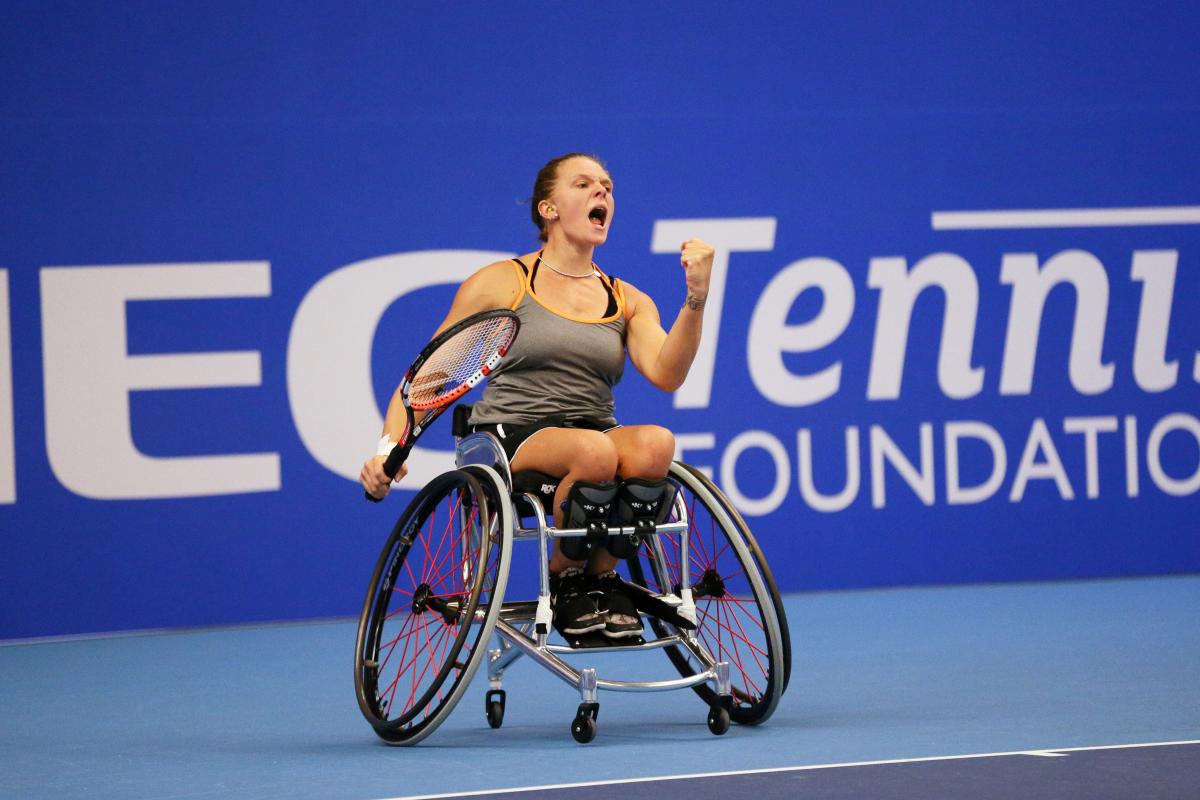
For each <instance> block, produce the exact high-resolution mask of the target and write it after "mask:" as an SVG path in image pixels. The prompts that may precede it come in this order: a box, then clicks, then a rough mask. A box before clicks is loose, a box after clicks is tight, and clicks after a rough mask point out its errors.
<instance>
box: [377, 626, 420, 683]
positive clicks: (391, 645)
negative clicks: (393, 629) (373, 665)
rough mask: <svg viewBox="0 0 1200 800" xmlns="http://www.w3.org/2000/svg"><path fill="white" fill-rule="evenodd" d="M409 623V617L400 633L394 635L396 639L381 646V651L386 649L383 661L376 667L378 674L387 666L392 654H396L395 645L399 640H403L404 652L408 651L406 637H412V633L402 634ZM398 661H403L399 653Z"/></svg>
mask: <svg viewBox="0 0 1200 800" xmlns="http://www.w3.org/2000/svg"><path fill="white" fill-rule="evenodd" d="M411 622H412V617H411V616H410V617H409V618H408V619H406V620H404V623H403V624H402V625H401V626H400V632H399V633H397V634H396V637H395V638H394V639H392V640H391V641H390V642H388V643H387V644H385V645H384V646H383V648H380V649H381V650H382V649H385V648H386V649H387V655H386V656H384V658H383V661H381V662H380V664H379V666H378V667H377V669H378V670H379V672H380V673H382V672H383V668H384V667H386V666H387V662H388V661H389V660H390V659H391V657H392V653H394V652H396V645H397V644H398V643H399V642H400V640H401V639H404V640H405V645H404V647H405V650H407V649H408V644H407V642H408V637H409V636H411V635H412V632H411V631H410V632H409V633H407V634H406V633H405V632H404V629H405V628H407V627H408V626H409V623H411ZM400 660H401V662H403V661H404V653H403V652H401V654H400Z"/></svg>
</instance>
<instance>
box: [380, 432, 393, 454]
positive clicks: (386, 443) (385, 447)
mask: <svg viewBox="0 0 1200 800" xmlns="http://www.w3.org/2000/svg"><path fill="white" fill-rule="evenodd" d="M395 446H396V443H395V442H393V441H392V438H391V437H390V436H388V435H387V434H386V433H385V434H384V435H383V438H382V439H380V440H379V447H378V448H377V449H376V450H375V455H377V456H390V455H391V454H392V448H393V447H395Z"/></svg>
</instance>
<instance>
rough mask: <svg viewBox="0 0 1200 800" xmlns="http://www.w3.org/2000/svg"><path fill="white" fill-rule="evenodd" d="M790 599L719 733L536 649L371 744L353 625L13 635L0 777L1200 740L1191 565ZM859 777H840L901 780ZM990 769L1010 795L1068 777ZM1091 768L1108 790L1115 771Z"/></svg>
mask: <svg viewBox="0 0 1200 800" xmlns="http://www.w3.org/2000/svg"><path fill="white" fill-rule="evenodd" d="M787 609H788V614H789V618H790V622H791V630H792V641H793V648H794V659H795V661H794V666H793V671H792V680H791V685H790V687H789V689H788V692H787V694H786V695H785V696H784V698H783V700H782V702H781V703H780V706H779V709H778V710H777V711H776V713H775V715H774V716H773V717H772V718H771V719H770V721H769V722H768V723H767V724H766V725H764V726H761V727H758V728H741V727H738V726H734V727H733V729H731V730H730V731H729V733H728V734H726V735H725V736H722V737H714V736H713V735H711V734H710V733H709V732H708V729H707V727H706V725H705V722H704V718H705V711H706V709H705V707H704V706H703V705H702V703H701V702H700V701H699V700H698V699H697V698H696V697H695V696H694V695H693V694H692V693H691V692H673V693H666V694H653V695H645V694H640V695H631V694H608V693H602V694H601V696H600V704H601V706H600V716H599V732H598V734H597V737H596V740H595V741H594V742H593V743H591V744H589V745H586V746H584V745H579V744H576V743H575V742H574V740H572V739H571V736H570V733H569V731H568V726H569V724H570V721H571V719H572V717H573V715H574V711H575V706H576V705H577V703H578V702H579V699H578V695H577V694H576V693H575V692H574V691H573V690H572V689H571V688H570V687H568V686H567V685H566V684H563V683H561V682H560V681H558V680H557V679H555V678H553V677H551V676H550V674H549V673H547V672H545V671H543V670H542V669H541V668H540V667H537V666H536V665H534V664H532V663H530V662H528V661H522V662H518V663H517V664H516V665H514V666H513V667H512V668H511V669H510V670H509V672H508V674H507V676H506V680H505V688H506V689H507V690H508V704H507V705H508V707H507V714H506V716H505V722H504V727H502V728H501V729H499V730H491V729H490V728H488V727H487V723H486V721H485V719H484V714H483V695H484V692H485V690H486V681H484V680H482V678H481V677H480V676H477V677H476V682H475V684H474V685H473V686H472V688H471V690H470V691H469V693H468V694H467V696H466V697H465V699H464V700H463V702H462V703H461V704H460V705H459V707H458V709H457V710H456V711H455V713H454V715H453V716H452V717H451V718H450V720H449V721H448V722H447V723H446V724H444V725H443V726H442V727H441V728H440V729H438V731H437V732H436V733H434V734H433V736H431V737H430V738H429V739H427V740H426V741H425V742H423V743H422V744H420V745H418V746H416V747H412V748H390V747H387V746H386V745H383V744H382V743H380V742H379V741H378V740H377V739H376V738H375V736H374V734H373V733H372V731H371V729H370V727H369V726H368V725H367V723H366V722H365V721H364V720H363V719H362V718H361V716H360V715H359V712H358V707H357V705H356V703H355V699H354V688H353V669H352V668H353V649H354V634H355V625H354V623H353V622H351V621H345V620H339V621H333V622H315V623H303V624H285V625H276V626H262V627H243V628H226V629H213V630H199V631H184V632H165V633H157V634H142V635H128V636H114V637H101V638H93V639H84V640H48V641H46V640H43V641H37V642H29V643H6V644H3V646H0V764H2V768H0V797H3V798H39V799H40V798H127V799H128V800H139V799H140V798H164V799H165V798H172V799H176V798H178V799H182V798H284V797H286V798H353V799H354V800H376V799H380V798H393V797H412V796H418V795H427V794H440V793H456V792H457V793H465V792H481V791H489V790H499V789H506V788H516V787H536V786H546V785H556V784H570V783H579V782H605V781H612V780H620V779H629V778H646V777H658V776H686V775H697V774H707V773H714V772H737V771H743V770H745V771H749V770H771V769H778V768H792V767H802V766H806V765H825V764H845V763H853V762H866V761H884V760H905V759H927V758H934V757H942V756H955V755H967V754H994V753H1010V752H1017V753H1021V752H1026V751H1051V750H1059V749H1064V748H1089V747H1097V746H1106V745H1123V744H1144V743H1154V742H1181V741H1196V740H1200V679H1197V669H1198V666H1200V577H1198V576H1181V577H1167V578H1154V579H1136V580H1114V581H1090V582H1079V583H1059V584H1021V585H1000V586H984V587H970V588H966V587H963V588H920V589H897V590H880V591H869V592H836V593H822V594H801V595H792V596H789V597H788V598H787ZM594 663H595V665H596V666H597V667H598V668H599V670H600V674H601V677H605V676H606V674H607V675H609V676H611V677H616V678H624V679H634V678H660V677H668V676H670V674H671V673H670V672H669V670H670V666H669V664H668V663H667V661H666V657H665V656H663V655H661V654H657V653H650V654H606V655H604V656H598V657H595V659H594ZM1149 750H1154V751H1155V752H1157V753H1162V754H1164V755H1166V754H1170V755H1169V757H1170V758H1171V759H1173V760H1172V761H1171V764H1173V765H1174V766H1173V767H1172V769H1174V770H1175V772H1174V773H1173V774H1176V775H1177V776H1182V777H1180V778H1178V779H1179V780H1181V781H1182V785H1184V786H1186V785H1188V784H1189V782H1190V785H1191V786H1192V787H1196V793H1195V794H1194V795H1192V796H1195V797H1200V757H1197V753H1200V750H1197V748H1195V747H1188V748H1178V747H1177V748H1145V749H1143V750H1139V751H1128V752H1130V753H1133V754H1134V756H1136V757H1134V756H1123V758H1124V760H1123V761H1121V762H1120V763H1122V764H1131V765H1132V766H1127V767H1122V768H1121V770H1118V771H1117V772H1121V771H1123V774H1125V776H1126V777H1127V778H1131V779H1136V778H1137V777H1139V775H1141V773H1148V772H1150V771H1153V770H1155V769H1156V767H1154V766H1153V764H1154V762H1153V761H1147V760H1145V759H1147V758H1149V756H1146V755H1145V751H1149ZM1121 752H1122V753H1124V752H1125V751H1121ZM1062 760H1063V759H1051V758H1046V759H1029V761H1031V762H1038V764H1042V762H1045V763H1046V765H1049V762H1051V761H1055V762H1059V761H1062ZM985 762H992V763H990V764H989V765H988V767H987V768H989V769H992V770H997V769H1000V766H998V762H996V759H964V760H958V761H954V762H953V764H954V765H955V767H954V771H955V774H960V775H961V772H962V770H968V771H969V770H971V769H973V767H972V766H971V765H972V764H975V763H985ZM938 763H942V764H945V763H948V762H938ZM1009 763H1011V762H1009ZM1075 763H1077V764H1080V765H1086V764H1087V763H1091V762H1089V761H1086V760H1083V759H1080V760H1078V761H1076V762H1075ZM1095 763H1097V764H1099V763H1101V759H1100V758H1099V757H1097V758H1096V759H1095ZM1103 763H1105V764H1109V765H1111V764H1113V763H1116V762H1114V761H1113V760H1112V759H1108V760H1104V761H1103ZM1189 764H1190V766H1189ZM1051 766H1052V765H1051ZM942 769H943V771H945V769H944V768H942ZM1048 769H1050V766H1044V768H1043V769H1042V772H1045V771H1046V770H1048ZM1035 771H1036V770H1035ZM935 772H936V770H930V773H931V774H933V773H935ZM802 774H804V775H807V776H812V775H814V772H806V773H802ZM879 774H881V775H882V774H885V773H884V771H880V773H879ZM891 774H894V773H891ZM922 774H923V773H922ZM1039 774H1040V773H1039ZM1046 774H1049V773H1046ZM867 775H868V773H866V772H860V773H858V777H857V778H856V780H857V781H859V783H857V784H855V785H857V786H858V787H859V788H858V789H856V790H854V793H852V794H847V795H845V796H863V797H867V796H871V795H872V794H873V793H874V794H875V795H876V796H884V795H885V794H886V796H888V797H891V796H893V795H891V794H887V793H886V792H884V791H882V790H881V791H877V792H873V790H872V789H871V788H870V785H871V784H870V783H869V782H868V783H866V784H863V783H862V781H869V780H870V779H869V777H865V776H867ZM1142 777H1144V776H1142ZM1005 780H1006V781H1011V785H1012V787H1013V793H1012V794H1011V796H1012V797H1027V796H1028V797H1035V796H1036V797H1043V796H1046V797H1050V796H1054V797H1058V796H1061V797H1072V796H1079V795H1078V794H1077V793H1074V792H1072V791H1071V786H1070V785H1066V786H1062V787H1058V788H1061V789H1062V790H1063V792H1064V793H1062V794H1046V793H1045V792H1047V791H1051V790H1052V789H1053V788H1054V787H1049V788H1047V786H1045V785H1040V788H1038V789H1037V790H1036V791H1035V790H1028V791H1025V790H1022V789H1021V786H1020V784H1019V781H1018V780H1017V779H1009V778H1005ZM1032 780H1035V781H1036V780H1038V778H1036V777H1034V778H1032ZM1046 780H1050V779H1046ZM1053 780H1058V781H1062V780H1063V778H1061V776H1060V777H1058V778H1054V779H1053ZM760 781H761V776H757V777H756V776H747V777H746V782H745V783H744V784H743V789H745V790H747V792H749V791H751V790H752V789H751V787H752V786H757V785H758V782H760ZM805 781H807V783H802V784H796V785H799V786H810V787H814V788H815V787H817V786H818V785H819V784H818V783H817V782H816V779H815V778H811V777H808V778H805ZM674 783H679V784H683V783H685V782H683V781H675V782H674ZM1103 783H1104V785H1106V786H1109V787H1110V788H1112V787H1117V788H1118V789H1119V787H1120V778H1119V775H1118V776H1117V777H1113V778H1110V779H1106V780H1105V781H1103ZM628 785H629V784H626V786H628ZM882 785H883V784H880V786H882ZM1002 785H1008V784H1002ZM680 788H682V786H681V787H680ZM1079 788H1082V786H1081V787H1079ZM926 789H928V790H930V791H928V792H927V793H926V794H925V795H924V796H929V797H933V796H939V795H938V794H937V792H936V790H935V789H934V787H933V786H931V785H930V784H926ZM752 791H753V792H754V793H755V794H757V795H760V796H762V797H766V796H771V793H770V792H769V791H759V790H757V789H754V790H752ZM794 791H795V788H792V789H788V792H789V793H791V792H794ZM802 793H803V792H802ZM698 794H699V795H700V796H704V795H705V793H704V792H697V793H691V794H689V796H690V797H692V798H695V797H696V796H697V795H698ZM742 795H743V792H741V791H736V790H731V789H729V788H728V786H727V787H726V788H724V789H721V791H720V796H722V797H730V796H742ZM609 796H612V795H611V794H610V795H609ZM779 796H784V795H782V794H781V795H779ZM806 796H808V797H815V796H824V795H820V794H813V793H811V792H810V793H807V794H806ZM829 796H835V795H834V794H830V795H829ZM836 796H838V797H841V796H843V795H842V794H836ZM945 796H957V795H945ZM989 796H990V795H989ZM999 796H1003V795H999ZM1104 796H1114V797H1118V796H1129V797H1134V796H1137V794H1136V793H1130V794H1120V793H1116V794H1111V795H1104ZM1156 796H1157V795H1156ZM1163 796H1171V795H1170V794H1168V795H1163ZM1179 796H1181V797H1186V796H1187V795H1186V794H1185V795H1179Z"/></svg>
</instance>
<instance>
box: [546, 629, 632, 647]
mask: <svg viewBox="0 0 1200 800" xmlns="http://www.w3.org/2000/svg"><path fill="white" fill-rule="evenodd" d="M563 638H564V639H566V642H567V644H568V645H569V646H570V647H571V648H572V649H573V650H603V649H605V648H606V647H630V646H633V645H639V644H645V643H646V640H645V639H643V638H642V637H641V636H626V637H625V638H623V639H612V638H609V637H608V636H605V635H604V634H603V633H600V632H599V631H591V632H589V633H581V634H578V635H575V636H564V637H563Z"/></svg>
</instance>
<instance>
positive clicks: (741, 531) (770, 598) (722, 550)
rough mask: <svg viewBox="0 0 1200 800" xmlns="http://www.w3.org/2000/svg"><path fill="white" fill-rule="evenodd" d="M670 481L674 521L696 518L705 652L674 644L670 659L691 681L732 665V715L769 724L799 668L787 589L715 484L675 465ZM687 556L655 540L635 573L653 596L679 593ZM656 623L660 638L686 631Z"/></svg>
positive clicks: (692, 541) (694, 566)
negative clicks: (784, 596)
mask: <svg viewBox="0 0 1200 800" xmlns="http://www.w3.org/2000/svg"><path fill="white" fill-rule="evenodd" d="M670 477H671V478H672V480H674V481H675V483H676V484H677V485H678V487H679V497H678V498H677V500H676V505H675V508H674V509H673V510H672V512H671V516H670V518H669V519H668V520H667V521H668V522H677V521H680V520H681V519H683V518H686V519H687V521H688V534H689V553H688V556H687V563H688V570H689V578H690V583H691V585H692V593H693V599H694V601H695V604H696V616H697V624H698V629H697V630H696V631H695V645H696V647H697V649H698V650H699V654H697V653H696V652H694V651H693V650H691V649H689V648H687V647H684V646H673V647H668V648H667V655H668V656H669V657H670V659H671V662H672V663H673V664H674V665H675V668H676V669H677V670H678V671H679V673H680V674H681V675H683V676H689V675H694V674H695V673H697V672H701V671H703V670H705V669H708V668H709V667H710V666H711V665H712V664H714V663H716V662H718V661H726V662H728V663H729V676H730V682H731V684H732V694H733V698H732V699H733V703H732V707H731V708H730V709H729V716H730V718H731V719H732V720H733V721H734V722H737V723H739V724H742V725H754V724H757V723H760V722H763V721H765V720H766V719H767V718H769V717H770V716H771V714H772V713H773V712H774V711H775V706H776V704H778V702H779V698H780V697H781V696H782V694H783V691H784V688H785V686H786V684H787V678H788V672H789V668H790V663H791V654H790V642H789V640H788V638H787V637H786V634H785V632H784V628H783V623H782V620H781V613H782V610H783V608H782V600H781V599H780V597H779V592H778V591H777V590H776V588H775V584H774V580H773V579H771V576H770V571H769V570H768V569H767V566H766V561H765V560H764V559H763V556H762V552H761V550H759V548H758V545H757V543H756V542H755V541H754V538H753V537H752V536H751V535H750V532H749V530H748V529H746V528H745V523H744V522H743V521H741V518H740V517H738V516H736V512H735V511H734V510H733V508H732V505H730V504H729V501H728V500H727V499H726V498H725V497H724V495H722V494H721V492H720V490H719V489H717V487H716V486H715V485H713V483H712V481H710V480H708V478H707V477H705V476H704V475H703V474H702V473H700V472H698V471H696V470H693V469H692V468H691V467H688V466H687V465H685V464H680V463H678V462H676V463H674V464H672V465H671V471H670ZM680 559H681V547H680V537H679V536H677V535H673V534H659V535H657V536H652V537H648V538H647V539H646V541H644V542H643V543H642V547H641V550H640V551H639V552H638V556H637V558H636V559H630V560H629V571H630V576H631V577H632V579H633V580H634V581H635V582H637V583H640V584H642V585H643V586H645V587H647V588H649V589H651V590H653V591H656V592H662V591H668V592H678V590H679V587H680V586H681V574H680V563H681V560H680ZM650 625H651V627H652V628H653V629H654V631H655V633H656V634H658V635H659V636H665V635H668V634H672V633H679V632H680V631H677V630H676V629H675V628H674V627H673V626H671V625H669V624H668V623H666V622H663V621H662V620H660V619H656V618H653V617H652V618H650ZM683 633H685V634H686V631H684V632H683ZM694 690H695V691H696V693H697V694H699V695H700V697H701V698H703V699H704V701H705V702H706V703H708V704H709V705H710V706H715V705H716V704H717V703H718V702H719V700H718V696H717V694H716V692H714V691H713V690H712V688H711V687H710V686H709V685H708V684H700V685H698V686H696V687H694Z"/></svg>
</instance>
